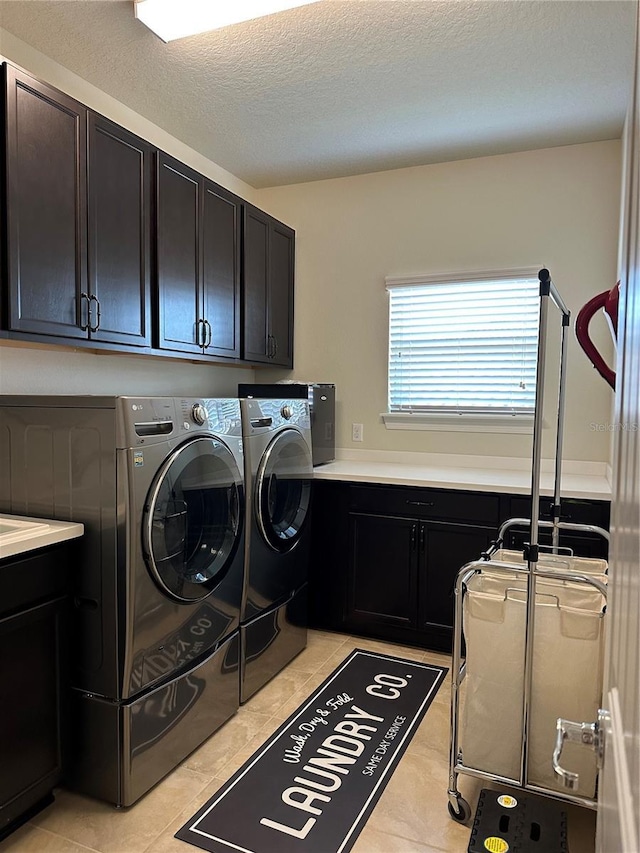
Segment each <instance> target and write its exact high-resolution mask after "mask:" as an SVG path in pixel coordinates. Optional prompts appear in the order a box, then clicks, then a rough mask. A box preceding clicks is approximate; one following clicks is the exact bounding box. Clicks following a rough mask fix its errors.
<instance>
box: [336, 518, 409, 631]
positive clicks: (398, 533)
mask: <svg viewBox="0 0 640 853" xmlns="http://www.w3.org/2000/svg"><path fill="white" fill-rule="evenodd" d="M418 528H419V524H418V522H417V521H415V520H413V519H406V518H389V517H387V516H382V515H359V514H357V513H350V515H349V539H350V542H349V589H348V593H347V623H348V624H349V625H352V626H354V627H357V626H358V624H363V625H366V626H367V627H368V626H370V625H371V624H372V623H378V624H380V623H382V624H386V625H401V626H404V627H406V628H413V627H415V626H416V610H417V608H416V601H417V563H418V561H417V554H418V551H417V541H418Z"/></svg>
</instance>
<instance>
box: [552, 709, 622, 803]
mask: <svg viewBox="0 0 640 853" xmlns="http://www.w3.org/2000/svg"><path fill="white" fill-rule="evenodd" d="M608 715H609V714H608V711H603V710H602V709H600V710H599V711H598V719H597V721H596V722H595V723H576V722H574V721H573V720H563V719H562V717H558V722H557V723H556V747H555V749H554V750H553V759H552V764H553V769H554V772H555V774H556V776H558V777H559V778H560V780H561V781H562V784H563V785H564V787H565V788H568V789H569V790H570V791H575V790H576V789H577V787H578V785H579V783H580V774H578V773H574V772H573V771H572V770H566V769H565V768H564V767H562V766H561V764H560V757H561V755H562V749H563V747H564V745H565V743H566V742H567V741H570V742H571V743H582V744H584V745H585V746H589V747H591V749H592V750H593V751H594V752H595V753H596V756H597V759H598V768H600V767H602V762H603V760H604V741H605V726H604V723H605V721H606V719H607V717H608Z"/></svg>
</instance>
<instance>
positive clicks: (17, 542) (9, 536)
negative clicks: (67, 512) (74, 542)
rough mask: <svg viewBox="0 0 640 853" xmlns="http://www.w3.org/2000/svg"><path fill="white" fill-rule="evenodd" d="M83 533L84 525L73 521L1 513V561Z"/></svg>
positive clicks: (74, 537)
mask: <svg viewBox="0 0 640 853" xmlns="http://www.w3.org/2000/svg"><path fill="white" fill-rule="evenodd" d="M83 533H84V525H82V524H78V523H76V522H73V521H54V520H53V519H49V518H30V517H28V516H25V515H6V514H4V513H0V560H4V559H6V558H7V557H15V556H17V555H20V554H25V553H27V552H29V551H35V550H36V549H37V548H46V547H47V546H48V545H57V544H58V543H59V542H65V541H66V540H67V539H76V538H77V537H78V536H82V535H83Z"/></svg>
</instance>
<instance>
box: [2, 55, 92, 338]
mask: <svg viewBox="0 0 640 853" xmlns="http://www.w3.org/2000/svg"><path fill="white" fill-rule="evenodd" d="M5 109H6V121H5V132H6V169H7V172H6V186H7V208H6V216H7V259H6V263H7V270H8V285H9V287H8V311H7V318H6V322H7V326H8V328H9V329H10V330H14V331H19V332H32V333H35V334H40V335H60V336H62V337H65V338H83V337H86V336H87V327H86V321H87V313H88V312H87V309H88V305H87V304H86V301H85V300H84V299H83V297H82V294H83V293H86V292H87V251H86V233H87V228H86V147H87V145H86V140H87V135H86V134H87V110H86V109H85V107H83V106H82V104H79V103H77V102H76V101H74V100H73V99H72V98H68V97H67V96H66V95H63V94H62V93H61V92H58V91H56V90H55V89H52V88H50V87H49V86H45V85H44V84H43V83H39V82H38V81H37V80H34V79H33V78H32V77H29V76H28V75H26V74H23V73H22V72H20V71H18V70H17V69H15V68H13V67H12V66H10V65H5ZM83 302H84V304H83Z"/></svg>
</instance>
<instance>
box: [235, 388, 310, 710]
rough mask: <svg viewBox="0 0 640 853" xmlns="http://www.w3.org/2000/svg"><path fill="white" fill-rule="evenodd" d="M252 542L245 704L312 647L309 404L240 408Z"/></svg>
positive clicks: (245, 604)
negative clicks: (309, 641) (309, 631)
mask: <svg viewBox="0 0 640 853" xmlns="http://www.w3.org/2000/svg"><path fill="white" fill-rule="evenodd" d="M240 405H241V412H242V429H243V434H244V451H245V484H246V495H247V513H246V516H247V541H246V560H245V567H246V568H245V585H244V595H243V599H242V609H241V615H240V646H241V677H240V701H241V702H246V701H247V699H249V697H251V696H252V695H253V694H254V693H255V692H256V691H257V690H259V689H260V688H261V687H263V686H264V685H265V684H266V683H267V682H268V681H269V680H270V679H271V678H273V676H274V675H275V674H276V673H277V672H279V671H280V670H281V669H282V668H283V667H284V666H285V665H286V664H287V663H289V661H291V660H292V659H293V658H294V657H295V656H296V655H297V654H298V653H299V652H301V651H302V649H304V647H305V646H306V642H307V576H308V565H309V549H310V525H309V519H310V508H311V480H312V476H313V468H312V461H311V430H310V418H309V404H308V402H307V401H306V400H256V399H246V400H241V401H240Z"/></svg>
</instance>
